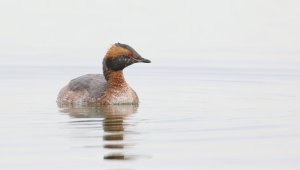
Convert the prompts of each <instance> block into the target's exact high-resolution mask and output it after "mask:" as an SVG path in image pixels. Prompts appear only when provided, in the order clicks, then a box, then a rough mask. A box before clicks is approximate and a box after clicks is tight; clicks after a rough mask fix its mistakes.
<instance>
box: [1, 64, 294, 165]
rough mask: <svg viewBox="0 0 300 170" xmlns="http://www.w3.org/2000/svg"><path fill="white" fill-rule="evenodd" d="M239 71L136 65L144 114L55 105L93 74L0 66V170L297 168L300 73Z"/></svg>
mask: <svg viewBox="0 0 300 170" xmlns="http://www.w3.org/2000/svg"><path fill="white" fill-rule="evenodd" d="M291 64H292V63H291ZM237 66H238V64H236V65H235V66H227V67H224V66H201V67H199V66H197V65H183V64H181V65H180V64H177V65H168V66H159V65H153V66H151V67H150V66H148V65H147V66H145V65H139V66H132V67H130V68H128V69H126V71H125V76H126V78H127V79H128V82H129V84H130V85H131V86H132V87H133V88H134V89H135V90H136V92H137V93H138V95H139V98H140V100H141V103H140V105H139V106H115V107H106V108H99V107H73V108H59V107H57V105H56V103H55V99H56V95H57V93H58V90H59V89H60V88H61V87H62V86H64V85H65V84H66V83H67V81H68V80H70V79H72V78H74V77H76V76H80V75H82V74H86V73H97V72H100V71H101V68H99V67H97V66H85V67H83V66H81V67H80V66H47V67H46V66H44V67H42V66H40V67H36V66H1V68H0V74H1V80H0V83H1V88H0V93H1V97H0V101H1V103H2V104H1V110H0V119H1V124H0V147H1V148H0V167H1V169H2V170H12V169H49V170H50V169H51V170H52V169H72V170H77V169H78V170H81V169H89V170H93V169H95V170H96V169H107V170H120V169H122V170H129V169H130V170H131V169H137V170H138V169H149V170H150V169H151V170H153V169H157V170H159V169H161V170H166V169H172V170H174V169H189V170H192V169H195V170H199V169H207V170H211V169H231V170H232V169H289V170H291V169H299V168H300V161H299V160H300V144H299V143H300V105H299V103H300V88H299V87H300V69H299V68H300V67H298V68H297V67H288V66H289V65H288V64H286V66H287V67H284V68H283V67H277V66H273V67H264V65H263V64H262V65H261V66H262V67H237ZM293 66H294V65H293Z"/></svg>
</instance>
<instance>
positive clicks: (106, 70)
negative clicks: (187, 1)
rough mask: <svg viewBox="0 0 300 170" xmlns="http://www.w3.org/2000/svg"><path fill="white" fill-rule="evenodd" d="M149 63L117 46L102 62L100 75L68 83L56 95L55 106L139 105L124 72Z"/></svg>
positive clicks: (124, 45)
mask: <svg viewBox="0 0 300 170" xmlns="http://www.w3.org/2000/svg"><path fill="white" fill-rule="evenodd" d="M139 62H143V63H150V62H151V61H150V60H148V59H145V58H142V57H141V56H140V55H139V54H138V53H137V52H136V51H135V50H134V49H133V48H132V47H130V46H129V45H126V44H121V43H116V44H114V45H112V47H111V48H110V49H109V50H108V51H107V53H106V55H105V57H104V59H103V62H102V64H103V74H104V75H102V74H87V75H83V76H80V77H77V78H75V79H73V80H71V81H70V82H69V83H68V84H67V85H66V86H65V87H63V88H62V89H61V90H60V92H59V94H58V96H57V103H58V105H82V104H83V105H85V104H87V105H89V104H91V105H111V104H138V103H139V99H138V96H137V94H136V92H135V91H134V90H133V89H132V88H131V87H130V86H129V85H128V84H127V83H126V81H125V78H124V76H123V69H124V68H126V67H127V66H129V65H131V64H134V63H139Z"/></svg>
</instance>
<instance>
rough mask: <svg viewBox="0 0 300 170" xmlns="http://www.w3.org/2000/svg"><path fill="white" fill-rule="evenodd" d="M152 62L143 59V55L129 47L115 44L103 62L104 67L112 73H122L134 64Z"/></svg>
mask: <svg viewBox="0 0 300 170" xmlns="http://www.w3.org/2000/svg"><path fill="white" fill-rule="evenodd" d="M150 62H151V61H150V60H148V59H145V58H143V57H141V55H140V54H139V53H137V52H136V51H135V50H134V49H133V48H132V47H130V46H129V45H126V44H121V43H115V44H114V45H112V47H110V49H109V50H108V51H107V53H106V55H105V57H104V60H103V67H104V68H105V69H108V70H111V71H120V70H123V69H124V68H126V67H127V66H130V65H132V64H134V63H150Z"/></svg>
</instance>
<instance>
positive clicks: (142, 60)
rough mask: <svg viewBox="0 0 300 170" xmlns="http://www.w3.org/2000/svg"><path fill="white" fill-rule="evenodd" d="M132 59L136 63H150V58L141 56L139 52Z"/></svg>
mask: <svg viewBox="0 0 300 170" xmlns="http://www.w3.org/2000/svg"><path fill="white" fill-rule="evenodd" d="M134 61H135V62H136V63H151V61H150V60H148V59H145V58H143V57H142V56H140V55H139V54H137V55H135V57H134Z"/></svg>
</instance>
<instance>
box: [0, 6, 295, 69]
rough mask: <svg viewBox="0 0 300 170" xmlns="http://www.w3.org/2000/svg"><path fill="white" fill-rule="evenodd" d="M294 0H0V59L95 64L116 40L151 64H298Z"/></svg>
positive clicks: (60, 63)
mask: <svg viewBox="0 0 300 170" xmlns="http://www.w3.org/2000/svg"><path fill="white" fill-rule="evenodd" d="M299 6H300V2H299V1H297V0H251V1H250V0H248V1H246V0H242V1H241V0H226V1H224V0H213V1H198V0H194V1H193V0H184V1H183V0H182V1H178V0H164V1H161V0H159V1H158V0H151V1H138V0H127V1H124V0H110V1H99V0H89V1H86V0H63V1H62V0H27V1H21V0H1V1H0V21H1V26H0V64H1V65H3V64H22V65H23V64H26V65H69V64H70V65H90V64H93V65H95V64H99V63H97V62H101V58H102V56H103V55H104V54H105V52H106V50H107V49H108V48H109V46H110V45H111V44H113V43H115V42H122V43H127V44H129V45H131V46H133V47H134V48H135V49H136V50H137V51H138V52H140V53H141V54H142V55H143V56H144V57H146V58H149V59H151V60H152V61H154V63H162V62H163V63H164V62H166V61H170V59H173V58H176V61H181V59H182V60H187V58H189V59H190V60H193V59H203V60H204V59H207V60H212V61H214V62H217V61H219V62H221V63H223V62H226V60H227V59H228V60H229V58H234V59H239V60H245V61H246V60H247V61H249V60H251V59H252V58H256V60H270V61H273V62H274V61H275V62H287V61H290V62H292V63H299V62H300V61H299V60H300V59H299V57H300V19H299V18H300V10H299Z"/></svg>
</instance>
